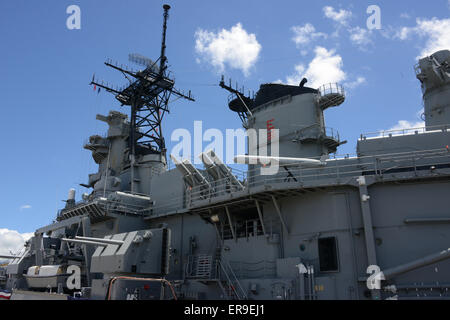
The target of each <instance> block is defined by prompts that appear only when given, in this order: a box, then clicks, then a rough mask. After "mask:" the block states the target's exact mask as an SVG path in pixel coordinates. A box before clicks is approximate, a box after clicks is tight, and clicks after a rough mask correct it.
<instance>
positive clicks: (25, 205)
mask: <svg viewBox="0 0 450 320" xmlns="http://www.w3.org/2000/svg"><path fill="white" fill-rule="evenodd" d="M19 209H20V211H22V210H26V209H31V205H29V204H24V205H22V206H20V208H19Z"/></svg>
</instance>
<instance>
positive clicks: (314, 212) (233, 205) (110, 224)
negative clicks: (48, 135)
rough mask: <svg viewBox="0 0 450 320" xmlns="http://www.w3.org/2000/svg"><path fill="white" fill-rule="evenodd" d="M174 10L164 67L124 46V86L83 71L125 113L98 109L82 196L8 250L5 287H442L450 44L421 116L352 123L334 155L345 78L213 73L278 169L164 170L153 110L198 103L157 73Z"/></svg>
mask: <svg viewBox="0 0 450 320" xmlns="http://www.w3.org/2000/svg"><path fill="white" fill-rule="evenodd" d="M169 8H170V7H168V6H165V7H164V9H165V14H164V17H165V19H164V30H163V45H162V53H161V57H160V59H159V63H160V64H159V67H156V63H157V62H158V61H157V62H152V61H150V60H148V59H146V58H143V57H139V56H137V55H134V56H133V57H134V60H139V61H140V62H142V63H144V64H145V65H146V68H145V69H144V70H143V71H140V72H137V73H133V72H129V71H127V70H124V69H122V68H119V67H118V66H116V65H114V64H112V63H111V62H107V65H108V66H111V67H113V68H115V69H118V70H120V71H121V72H124V73H126V74H127V75H128V76H131V77H133V78H134V79H135V81H134V82H132V83H130V85H129V86H127V87H125V88H123V89H113V88H110V87H106V86H104V85H103V84H102V83H100V82H98V81H96V80H95V79H94V80H93V82H92V84H93V85H96V86H100V87H102V88H104V89H105V90H107V91H109V92H112V93H114V94H115V95H116V98H117V99H118V100H119V101H120V102H121V103H122V104H124V105H128V106H130V108H131V112H130V113H131V117H130V119H128V116H127V115H125V114H122V113H119V112H116V111H111V112H110V113H109V115H107V116H104V115H98V116H97V119H98V120H100V121H104V122H106V123H107V124H108V125H109V130H108V132H107V135H106V136H103V137H102V136H92V137H90V139H89V142H88V143H87V144H86V145H85V149H87V150H90V151H91V152H92V157H93V159H94V161H95V162H96V163H97V164H98V172H97V173H95V174H91V175H89V181H88V182H87V184H85V185H84V186H85V187H87V188H89V189H91V192H90V193H89V194H84V195H83V196H82V200H81V201H79V202H76V200H75V193H74V191H73V190H71V191H70V192H69V197H68V200H67V202H66V206H65V208H64V209H62V210H60V211H59V212H58V214H57V217H56V220H55V221H54V223H53V224H51V225H48V226H45V227H42V228H40V229H38V230H36V232H35V235H34V237H33V238H31V239H30V240H29V241H28V242H27V243H26V245H25V247H24V250H23V251H22V252H21V253H20V254H19V255H17V256H14V257H9V258H11V260H10V263H9V264H8V266H7V267H6V274H7V279H6V289H8V290H12V296H11V298H12V299H67V298H69V297H72V296H73V295H74V294H75V295H76V296H77V297H79V298H87V299H199V300H203V299H242V300H247V299H260V300H265V299H267V300H297V299H298V300H316V299H445V298H447V299H448V298H449V297H450V293H449V292H448V288H450V261H449V259H448V258H450V249H449V247H450V213H449V209H448V204H447V202H448V200H447V199H448V198H447V197H448V196H449V192H450V151H449V143H450V131H449V129H450V51H448V50H443V51H439V52H436V53H435V54H433V55H431V56H429V57H425V58H423V59H421V60H420V61H419V64H418V65H417V67H416V73H417V78H418V79H419V81H420V82H421V84H422V89H423V98H424V118H425V127H424V128H417V129H411V130H403V131H391V132H389V131H388V132H383V133H381V134H380V133H377V134H367V135H365V134H364V135H361V137H360V139H359V140H358V143H357V156H355V157H344V158H336V157H333V156H331V155H332V154H334V153H335V152H336V150H337V149H338V147H339V146H340V145H341V144H343V143H345V142H346V141H342V140H341V139H340V137H339V134H338V133H337V131H335V130H331V129H329V128H327V127H326V126H325V121H324V111H325V110H326V109H328V108H331V107H337V106H339V105H341V104H342V103H344V101H345V92H344V89H343V88H342V87H341V86H339V85H337V84H330V85H325V86H322V87H321V88H319V89H313V88H308V87H306V86H305V84H306V80H304V81H302V83H301V84H300V85H299V86H288V85H282V84H264V85H262V86H261V88H260V90H259V91H258V93H257V94H256V96H255V97H248V96H245V95H244V94H243V93H241V92H240V91H238V90H236V89H233V88H231V86H227V85H226V84H225V82H224V81H222V82H221V86H222V87H223V88H225V89H227V90H228V91H230V92H231V97H230V99H229V107H230V109H231V110H232V111H235V112H237V113H238V114H239V116H240V118H241V120H242V121H243V126H244V128H246V129H248V130H249V129H256V130H260V129H263V130H268V131H269V132H271V130H272V129H275V128H276V129H279V153H280V158H279V159H281V158H285V159H290V161H288V162H286V163H284V162H283V161H281V160H280V161H279V165H280V170H279V171H278V172H277V173H276V174H273V175H262V174H261V167H262V165H261V164H259V163H253V164H249V166H248V170H247V171H246V172H236V171H234V170H232V169H231V168H229V167H228V166H226V165H225V164H224V163H223V162H222V160H221V159H220V158H219V157H218V156H217V155H216V154H215V152H214V151H213V150H206V151H205V152H203V153H202V154H201V155H198V156H199V157H200V159H201V161H202V162H203V167H202V168H198V167H196V166H194V165H193V163H192V161H190V160H187V159H184V160H178V159H176V158H175V157H174V158H173V161H174V162H175V168H173V169H169V167H168V162H167V159H166V150H165V144H164V137H163V136H162V132H161V126H160V124H161V120H162V115H164V113H165V112H167V111H168V106H169V97H170V95H171V94H175V95H178V96H179V97H184V98H187V99H189V100H193V99H192V97H191V95H190V93H189V94H187V95H184V94H183V93H181V92H179V91H177V90H175V89H174V82H173V81H172V80H171V79H170V78H169V77H168V76H167V73H166V66H165V61H166V58H165V54H164V49H165V30H166V20H167V17H168V10H169ZM145 128H147V129H145ZM271 143H272V141H271V139H270V137H268V139H267V144H268V145H269V147H270V145H271ZM262 147H263V146H262V145H260V144H258V145H257V146H256V149H260V148H262ZM253 151H255V150H249V155H251V154H253ZM242 156H243V157H244V158H245V155H242ZM376 266H378V267H379V270H381V271H382V272H383V274H382V277H378V279H380V281H379V286H377V285H376V284H377V281H376V280H377V278H376V279H375V281H371V278H372V277H371V275H372V276H374V275H375V273H373V272H374V271H376V270H377V267H376ZM74 267H75V268H74ZM77 268H79V270H80V274H79V276H80V277H79V281H80V283H79V284H80V285H77V280H76V279H75V280H74V281H72V280H71V277H73V275H76V272H75V273H74V271H73V270H76V269H77ZM378 275H380V274H378ZM369 277H370V279H369V281H368V278H369ZM371 284H372V286H371Z"/></svg>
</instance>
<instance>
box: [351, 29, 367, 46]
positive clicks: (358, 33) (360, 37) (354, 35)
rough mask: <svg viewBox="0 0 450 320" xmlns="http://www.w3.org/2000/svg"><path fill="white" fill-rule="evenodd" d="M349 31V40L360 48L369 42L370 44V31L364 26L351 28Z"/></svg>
mask: <svg viewBox="0 0 450 320" xmlns="http://www.w3.org/2000/svg"><path fill="white" fill-rule="evenodd" d="M349 32H350V41H351V42H352V43H353V44H355V45H357V46H358V47H359V48H360V49H365V47H366V46H367V45H369V44H372V43H373V42H372V39H371V36H372V31H371V30H367V29H365V28H360V27H356V28H351V29H349Z"/></svg>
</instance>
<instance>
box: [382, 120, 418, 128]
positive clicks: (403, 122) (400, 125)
mask: <svg viewBox="0 0 450 320" xmlns="http://www.w3.org/2000/svg"><path fill="white" fill-rule="evenodd" d="M422 127H425V122H423V121H417V122H410V121H407V120H400V121H399V122H398V123H397V124H396V125H395V126H393V127H392V128H390V129H389V130H388V131H401V130H408V129H416V128H422Z"/></svg>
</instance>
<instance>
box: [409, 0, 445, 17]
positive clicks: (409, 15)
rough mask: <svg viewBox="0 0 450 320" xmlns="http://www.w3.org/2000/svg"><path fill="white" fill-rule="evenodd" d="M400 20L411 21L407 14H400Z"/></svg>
mask: <svg viewBox="0 0 450 320" xmlns="http://www.w3.org/2000/svg"><path fill="white" fill-rule="evenodd" d="M448 1H450V0H448ZM400 18H402V19H411V16H410V15H409V14H408V13H406V12H403V13H402V14H400Z"/></svg>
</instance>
